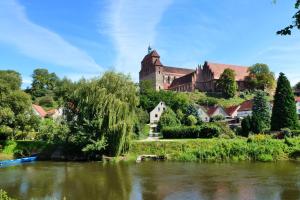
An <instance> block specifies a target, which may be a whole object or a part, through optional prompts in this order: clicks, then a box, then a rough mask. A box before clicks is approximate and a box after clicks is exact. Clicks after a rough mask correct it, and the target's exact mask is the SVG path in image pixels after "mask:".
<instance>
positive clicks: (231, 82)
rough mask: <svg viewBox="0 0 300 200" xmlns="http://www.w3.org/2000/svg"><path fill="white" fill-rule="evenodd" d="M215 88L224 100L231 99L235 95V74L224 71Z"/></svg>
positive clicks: (227, 70)
mask: <svg viewBox="0 0 300 200" xmlns="http://www.w3.org/2000/svg"><path fill="white" fill-rule="evenodd" d="M217 88H218V89H219V90H220V91H221V92H222V95H223V97H224V98H232V97H234V96H235V95H236V92H237V89H238V86H237V83H236V81H235V72H234V71H233V70H232V69H225V70H224V72H223V73H222V74H221V76H220V79H219V80H218V81H217Z"/></svg>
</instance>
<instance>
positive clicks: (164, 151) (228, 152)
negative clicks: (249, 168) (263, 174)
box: [0, 135, 300, 162]
mask: <svg viewBox="0 0 300 200" xmlns="http://www.w3.org/2000/svg"><path fill="white" fill-rule="evenodd" d="M1 145H2V151H0V160H5V159H12V158H16V157H22V156H30V155H32V154H39V159H40V160H69V161H83V160H88V159H87V158H85V155H84V154H83V153H82V152H81V151H80V149H75V147H74V146H72V145H64V146H62V145H54V144H47V143H44V142H38V141H9V142H6V143H3V142H2V143H1ZM149 154H150V155H157V156H163V157H166V158H167V160H169V161H189V162H229V161H263V162H270V161H281V160H294V159H297V158H298V157H300V137H295V138H286V139H282V140H278V139H272V138H271V137H270V136H268V135H255V136H251V137H249V138H235V139H220V138H214V139H174V140H158V141H139V140H136V141H133V142H132V144H131V147H130V150H129V152H128V153H126V154H125V155H124V157H122V158H123V159H122V160H124V158H125V160H126V161H129V162H131V161H135V160H136V158H137V157H138V156H139V155H149ZM114 160H120V159H118V158H117V159H114Z"/></svg>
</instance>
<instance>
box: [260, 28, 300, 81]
mask: <svg viewBox="0 0 300 200" xmlns="http://www.w3.org/2000/svg"><path fill="white" fill-rule="evenodd" d="M298 38H299V34H298V35H296V34H295V35H294V36H289V37H286V38H284V37H281V38H279V39H278V40H276V41H274V42H273V43H272V44H271V45H270V46H269V47H266V48H265V50H263V51H261V52H259V53H258V54H257V55H258V56H257V58H256V60H259V62H264V63H267V64H268V65H269V66H270V67H271V69H272V70H273V71H274V72H275V73H276V75H277V76H278V74H279V72H283V73H285V74H286V75H287V77H288V78H289V80H290V82H291V84H292V85H294V84H296V83H297V82H299V81H300V74H299V67H300V56H299V55H300V47H299V45H300V43H299V41H298Z"/></svg>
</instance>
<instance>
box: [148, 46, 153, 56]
mask: <svg viewBox="0 0 300 200" xmlns="http://www.w3.org/2000/svg"><path fill="white" fill-rule="evenodd" d="M151 51H152V48H151V46H150V44H149V46H148V54H149V53H151Z"/></svg>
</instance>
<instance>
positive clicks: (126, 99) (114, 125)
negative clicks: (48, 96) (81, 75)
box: [66, 72, 139, 156]
mask: <svg viewBox="0 0 300 200" xmlns="http://www.w3.org/2000/svg"><path fill="white" fill-rule="evenodd" d="M138 102H139V101H138V96H137V89H136V86H135V85H134V83H133V82H132V81H131V79H130V77H128V76H125V75H123V74H119V73H114V72H107V73H105V74H104V75H103V76H102V77H101V78H98V79H93V80H90V81H87V80H81V81H80V82H79V83H78V85H77V88H76V89H75V91H74V93H73V94H72V95H71V97H70V102H66V107H67V108H68V109H67V121H68V124H69V126H70V132H71V136H70V138H69V139H71V140H73V141H74V142H80V143H82V144H85V147H84V148H83V149H84V150H85V151H91V152H101V151H105V152H106V153H107V154H109V155H113V156H116V155H120V153H122V151H123V150H125V149H126V148H128V145H129V141H130V137H131V134H132V128H133V121H134V117H135V109H136V106H137V105H138Z"/></svg>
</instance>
